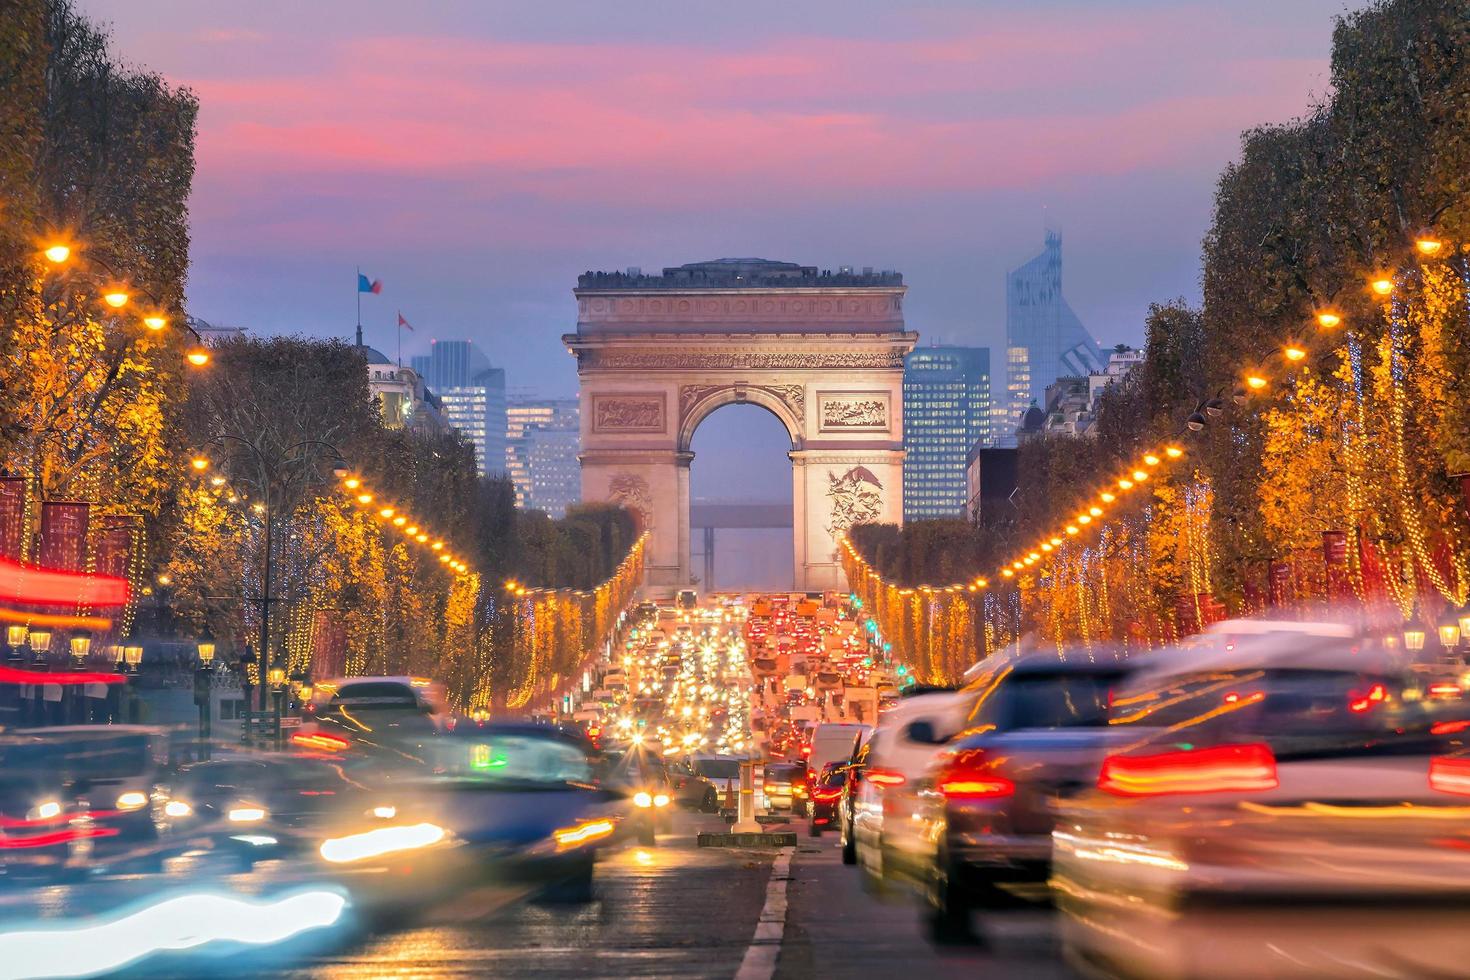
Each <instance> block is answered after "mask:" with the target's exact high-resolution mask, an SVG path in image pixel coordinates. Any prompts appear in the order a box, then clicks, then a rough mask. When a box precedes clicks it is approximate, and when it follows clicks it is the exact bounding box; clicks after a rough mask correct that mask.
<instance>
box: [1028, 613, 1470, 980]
mask: <svg viewBox="0 0 1470 980" xmlns="http://www.w3.org/2000/svg"><path fill="white" fill-rule="evenodd" d="M1304 626H1306V624H1300V623H1295V624H1290V627H1289V628H1287V627H1286V626H1283V627H1282V628H1280V629H1272V628H1265V629H1245V628H1240V627H1238V626H1230V627H1227V628H1224V629H1217V630H1215V631H1212V632H1211V633H1210V634H1207V635H1206V636H1205V637H1204V638H1203V640H1201V639H1200V638H1198V637H1197V638H1195V640H1194V641H1192V642H1191V644H1190V648H1189V649H1188V650H1187V651H1181V650H1169V651H1164V652H1163V653H1161V654H1160V655H1157V656H1156V657H1155V658H1153V659H1152V661H1151V662H1150V663H1149V665H1147V666H1144V667H1143V668H1142V669H1141V670H1140V671H1139V672H1138V673H1137V674H1135V675H1134V676H1133V678H1132V679H1131V680H1130V681H1129V682H1128V683H1127V684H1126V685H1124V686H1123V687H1122V688H1121V689H1120V690H1119V691H1117V692H1116V693H1115V697H1114V699H1113V702H1112V705H1111V709H1110V710H1111V716H1110V721H1111V723H1112V725H1115V726H1118V728H1119V729H1120V731H1126V732H1128V733H1130V734H1133V735H1135V736H1136V737H1134V738H1131V739H1128V740H1126V741H1125V742H1123V743H1121V744H1115V745H1114V746H1113V747H1112V749H1111V752H1110V754H1109V755H1108V756H1107V757H1106V758H1105V759H1104V761H1103V764H1102V769H1101V772H1100V774H1099V777H1098V786H1097V788H1096V789H1095V790H1093V791H1091V792H1090V793H1088V794H1087V795H1085V796H1081V797H1078V798H1075V799H1070V800H1063V801H1060V802H1059V804H1058V818H1057V821H1056V825H1055V830H1054V832H1053V874H1052V882H1051V883H1052V887H1053V890H1054V892H1055V895H1056V897H1057V902H1058V905H1059V907H1060V908H1061V910H1062V911H1063V913H1064V915H1063V919H1062V935H1063V942H1064V948H1065V952H1066V954H1067V957H1068V959H1069V960H1070V961H1071V962H1072V963H1073V964H1074V965H1076V966H1078V967H1079V968H1082V969H1084V970H1088V971H1097V972H1102V973H1105V974H1108V975H1114V976H1118V975H1121V976H1138V975H1143V976H1150V977H1196V976H1228V977H1236V976H1239V977H1247V976H1249V977H1264V976H1269V977H1288V976H1375V977H1384V976H1394V977H1409V976H1465V975H1466V970H1467V964H1470V931H1466V930H1465V929H1464V912H1463V910H1464V907H1465V904H1466V902H1467V900H1470V834H1467V833H1466V832H1465V827H1466V826H1467V825H1470V741H1467V740H1466V738H1465V732H1466V731H1467V730H1470V711H1467V709H1466V706H1465V704H1464V702H1463V701H1462V700H1461V692H1460V689H1459V687H1458V685H1456V684H1454V683H1452V682H1447V681H1442V680H1441V681H1432V682H1429V683H1426V679H1425V676H1424V674H1423V672H1422V671H1417V670H1415V669H1413V665H1411V664H1409V663H1408V662H1406V657H1407V656H1408V654H1407V652H1406V651H1404V650H1402V649H1401V648H1399V647H1397V646H1394V647H1385V646H1384V645H1383V644H1382V643H1381V642H1379V641H1377V640H1375V639H1373V638H1372V637H1367V636H1359V635H1356V634H1355V633H1354V632H1353V631H1352V630H1349V629H1344V628H1343V627H1341V626H1339V625H1337V624H1330V623H1326V624H1320V626H1319V627H1316V628H1313V627H1310V626H1306V628H1304ZM1181 654H1185V655H1181Z"/></svg>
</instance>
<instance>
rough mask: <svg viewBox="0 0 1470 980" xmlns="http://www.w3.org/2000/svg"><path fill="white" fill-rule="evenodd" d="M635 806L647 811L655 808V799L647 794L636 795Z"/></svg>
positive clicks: (634, 796) (634, 797)
mask: <svg viewBox="0 0 1470 980" xmlns="http://www.w3.org/2000/svg"><path fill="white" fill-rule="evenodd" d="M633 805H634V806H636V807H639V808H641V809H644V810H646V809H648V808H649V807H651V806H653V797H652V796H650V795H649V794H647V793H634V794H633Z"/></svg>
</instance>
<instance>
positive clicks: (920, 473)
mask: <svg viewBox="0 0 1470 980" xmlns="http://www.w3.org/2000/svg"><path fill="white" fill-rule="evenodd" d="M990 423H991V410H990V350H989V348H986V347H920V348H916V349H915V350H913V351H912V352H910V353H909V355H908V356H907V357H905V358H904V365H903V448H904V461H903V517H904V520H905V521H915V520H924V519H926V518H936V517H963V516H964V515H965V513H966V511H967V509H968V503H969V493H968V489H967V486H966V482H965V462H966V458H967V457H968V455H969V453H970V450H971V448H973V447H974V446H975V445H976V444H982V445H988V444H989V443H990V442H991V429H990Z"/></svg>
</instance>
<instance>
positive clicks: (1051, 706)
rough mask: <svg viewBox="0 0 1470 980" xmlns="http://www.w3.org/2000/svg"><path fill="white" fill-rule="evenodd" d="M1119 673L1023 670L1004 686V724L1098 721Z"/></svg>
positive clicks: (1103, 717)
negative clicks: (1052, 672) (1057, 672)
mask: <svg viewBox="0 0 1470 980" xmlns="http://www.w3.org/2000/svg"><path fill="white" fill-rule="evenodd" d="M1119 676H1120V675H1117V674H1112V673H1100V674H1076V673H1072V674H1023V675H1020V676H1017V677H1014V678H1013V679H1012V680H1011V682H1010V683H1009V684H1008V685H1007V686H1006V688H1005V702H1004V703H1005V709H1004V727H1005V728H1007V729H1015V728H1072V727H1077V726H1086V725H1101V724H1103V723H1105V722H1106V721H1107V717H1108V697H1109V693H1110V692H1111V691H1112V688H1113V686H1114V684H1116V683H1117V680H1118V678H1119Z"/></svg>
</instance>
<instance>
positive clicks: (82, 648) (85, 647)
mask: <svg viewBox="0 0 1470 980" xmlns="http://www.w3.org/2000/svg"><path fill="white" fill-rule="evenodd" d="M91 650H92V638H91V637H90V636H74V637H72V638H71V655H72V656H73V657H74V658H75V659H77V660H86V659H87V654H88V653H90V652H91Z"/></svg>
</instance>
